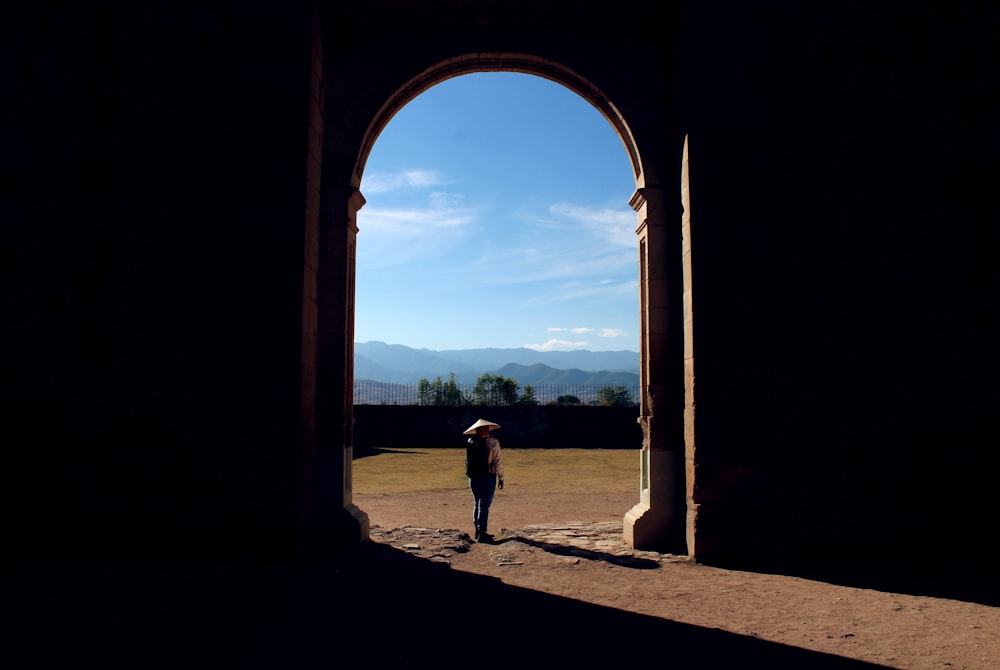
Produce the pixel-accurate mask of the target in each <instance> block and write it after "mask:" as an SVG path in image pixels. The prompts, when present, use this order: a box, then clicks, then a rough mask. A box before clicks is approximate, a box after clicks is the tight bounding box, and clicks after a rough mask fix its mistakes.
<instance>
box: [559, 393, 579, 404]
mask: <svg viewBox="0 0 1000 670" xmlns="http://www.w3.org/2000/svg"><path fill="white" fill-rule="evenodd" d="M556 404H557V405H579V404H580V398H579V397H578V396H575V395H561V396H559V397H558V398H556Z"/></svg>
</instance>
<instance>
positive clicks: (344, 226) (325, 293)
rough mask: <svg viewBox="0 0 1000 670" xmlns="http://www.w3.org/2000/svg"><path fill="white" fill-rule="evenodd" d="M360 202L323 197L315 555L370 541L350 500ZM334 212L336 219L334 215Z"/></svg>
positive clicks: (347, 195) (351, 195)
mask: <svg viewBox="0 0 1000 670" xmlns="http://www.w3.org/2000/svg"><path fill="white" fill-rule="evenodd" d="M364 203H365V199H364V197H363V196H362V195H361V193H360V192H358V191H357V190H356V189H352V190H351V191H350V192H348V191H346V190H344V189H340V188H335V187H333V186H328V187H326V188H324V190H323V214H322V222H321V230H320V262H319V267H320V271H319V273H318V274H319V278H318V290H317V303H318V313H319V319H318V342H317V368H318V371H317V383H316V386H317V392H316V402H317V417H316V433H317V446H316V459H315V468H316V485H315V494H314V495H315V502H314V508H313V518H314V522H315V523H316V524H317V525H316V526H315V527H314V532H315V534H316V537H315V541H317V542H318V546H316V547H315V548H316V549H317V550H318V551H320V552H322V551H324V550H326V549H333V550H339V549H343V548H349V547H353V546H356V545H358V544H361V543H363V542H366V541H367V540H368V537H369V535H368V533H369V525H368V516H367V514H365V513H364V512H362V511H361V510H360V509H358V508H357V507H356V506H355V505H354V503H353V500H352V482H351V461H352V459H353V447H352V439H353V438H352V435H353V425H352V424H353V419H352V414H353V400H354V396H353V390H352V389H353V381H354V380H353V378H354V370H353V367H354V366H353V361H354V270H355V249H356V241H357V233H358V227H357V213H358V210H359V209H361V207H362V206H363V205H364ZM338 213H339V215H338Z"/></svg>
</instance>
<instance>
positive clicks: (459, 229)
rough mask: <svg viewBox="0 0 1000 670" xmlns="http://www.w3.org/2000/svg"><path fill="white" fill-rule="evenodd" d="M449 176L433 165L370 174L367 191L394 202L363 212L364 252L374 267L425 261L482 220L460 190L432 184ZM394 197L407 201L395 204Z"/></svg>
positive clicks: (360, 222) (360, 229) (360, 228)
mask: <svg viewBox="0 0 1000 670" xmlns="http://www.w3.org/2000/svg"><path fill="white" fill-rule="evenodd" d="M446 181H447V180H446V179H445V178H444V177H442V176H441V174H440V173H438V172H435V171H433V170H406V171H402V172H375V173H373V174H371V175H366V176H365V181H364V185H363V190H362V193H364V194H367V195H372V194H377V195H380V198H378V200H379V202H386V203H390V204H388V205H383V206H368V207H364V208H362V209H361V211H359V212H358V246H359V253H360V252H361V251H363V253H364V254H365V258H366V259H368V260H367V261H366V262H367V264H368V266H369V267H374V268H386V267H390V266H396V265H402V264H405V263H412V262H423V261H427V260H429V259H432V258H434V257H436V256H440V255H442V254H445V253H447V251H448V250H449V249H451V248H453V247H454V246H455V245H457V244H461V242H462V240H463V235H464V229H465V228H466V227H467V226H468V225H469V224H472V223H474V222H475V221H476V220H477V216H478V209H477V208H475V207H468V206H465V198H464V195H463V194H461V193H457V192H452V191H445V190H439V189H435V190H431V189H432V188H433V187H436V186H440V185H441V184H444V183H446ZM393 195H395V196H399V197H398V198H393V197H392V196H393ZM393 201H396V202H404V203H405V204H403V205H400V206H392V204H391V203H392V202H393ZM445 232H447V234H443V233H445Z"/></svg>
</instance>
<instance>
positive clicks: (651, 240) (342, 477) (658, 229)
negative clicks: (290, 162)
mask: <svg viewBox="0 0 1000 670" xmlns="http://www.w3.org/2000/svg"><path fill="white" fill-rule="evenodd" d="M495 71H506V72H517V73H523V74H530V75H535V76H540V77H543V78H546V79H549V80H551V81H553V82H556V83H558V84H560V85H562V86H565V87H566V88H568V89H570V90H572V91H574V92H575V93H577V94H578V95H580V96H581V97H582V98H584V99H585V100H587V101H588V102H589V103H590V104H591V105H593V106H594V107H595V108H596V109H597V110H598V111H599V112H600V113H601V114H602V115H603V116H604V117H605V118H606V119H607V120H608V122H609V123H610V124H611V126H612V127H613V128H614V130H615V132H616V133H617V135H618V136H619V138H620V139H621V141H622V143H623V145H624V147H625V149H626V151H627V153H628V156H629V160H630V164H631V166H632V170H633V177H634V179H635V194H634V196H633V198H632V199H631V201H630V204H631V205H632V207H633V208H634V209H635V211H636V214H637V227H636V233H637V247H638V261H639V262H638V265H639V278H640V296H639V299H640V323H641V345H640V349H641V351H640V354H641V374H640V378H641V384H642V392H641V398H640V418H639V422H640V424H641V426H642V429H643V435H644V438H643V448H642V451H641V458H640V463H639V464H638V465H639V470H640V502H639V504H638V505H636V506H635V508H633V509H632V510H630V511H629V512H628V514H627V515H626V516H625V519H624V532H625V538H626V540H627V541H628V542H629V543H630V544H632V545H633V546H634V547H636V548H639V549H657V550H663V551H670V552H672V553H687V551H688V549H687V547H688V546H689V545H688V544H686V538H687V537H688V535H689V534H690V533H689V531H688V525H689V524H693V518H692V519H690V520H688V516H689V515H687V514H685V511H686V510H685V508H686V502H685V501H686V496H685V491H687V490H690V487H691V485H692V484H691V482H687V484H686V485H685V467H684V462H685V453H684V449H685V439H684V433H683V421H684V412H683V407H684V402H685V396H684V386H683V383H682V379H683V378H682V366H683V356H684V350H683V342H684V338H683V328H684V325H683V323H684V319H683V317H682V315H681V312H680V311H679V310H680V309H681V305H682V285H683V282H682V276H681V273H680V270H681V262H680V259H681V255H682V249H681V240H682V235H681V233H680V218H679V216H680V212H681V206H680V192H681V185H680V181H679V180H666V181H665V180H663V179H662V178H661V177H657V178H656V179H655V180H653V183H648V181H647V174H648V172H650V170H648V169H647V167H646V165H645V164H644V161H643V157H642V154H641V152H640V147H639V143H638V142H637V141H636V138H635V137H634V135H633V132H632V129H631V127H630V125H629V123H628V122H627V120H626V118H625V115H624V114H623V113H622V112H621V111H620V110H619V108H618V107H617V106H616V105H615V103H614V102H613V101H612V100H611V98H610V96H609V95H607V94H606V93H605V92H604V91H603V90H602V89H601V88H600V87H599V86H598V85H597V84H595V83H594V82H593V81H591V80H590V79H589V78H587V77H586V76H584V74H582V73H580V72H578V71H575V70H573V69H571V68H569V67H567V66H565V65H562V64H560V63H559V62H557V61H556V60H554V59H550V58H545V57H541V56H537V55H532V54H530V53H519V52H518V53H514V52H490V53H487V52H474V53H466V54H464V55H460V56H456V57H450V58H446V59H443V60H440V61H439V62H437V63H435V64H433V65H431V66H430V67H427V68H425V69H423V70H422V71H420V72H419V73H417V74H415V75H412V76H410V77H409V78H407V79H406V80H405V81H402V82H401V83H398V84H396V85H395V86H394V88H393V89H392V90H391V91H388V92H387V95H386V97H385V99H384V101H382V102H381V104H379V105H378V107H377V108H372V113H371V116H370V119H369V120H368V123H367V126H366V127H365V130H364V132H363V133H361V134H360V135H359V136H358V137H357V153H356V154H355V155H354V159H353V163H352V166H351V169H350V172H349V173H348V172H347V170H346V169H342V170H341V171H340V172H339V174H340V175H342V176H343V177H348V183H346V184H345V183H341V184H336V183H332V181H331V180H329V179H324V184H323V188H322V199H323V203H324V204H323V214H322V219H321V221H322V223H321V230H325V231H326V234H325V235H324V237H326V238H327V239H329V240H330V241H329V242H326V243H324V242H323V241H322V239H321V241H320V243H319V247H320V248H323V249H324V255H326V254H327V253H330V252H332V253H331V255H330V256H328V257H326V258H324V262H329V263H336V264H337V266H338V267H340V268H345V270H346V271H345V274H343V275H342V276H339V277H338V279H339V281H337V282H335V283H333V284H328V285H327V287H326V289H325V290H326V291H330V292H331V294H332V292H333V291H336V295H337V296H339V297H340V299H339V300H336V301H331V300H324V299H323V297H322V292H323V291H321V292H320V300H319V314H320V316H319V322H320V323H321V324H322V323H324V322H325V323H331V324H336V325H335V326H334V327H333V328H331V329H330V331H329V333H328V334H327V336H326V337H324V336H323V334H322V331H321V336H320V343H319V347H318V353H319V360H320V365H319V368H318V370H319V377H318V378H319V380H320V381H319V385H318V388H320V389H324V388H325V390H326V394H327V397H328V398H329V400H328V401H326V402H324V406H325V407H341V408H343V420H342V421H336V419H335V417H329V423H327V424H326V425H328V426H331V427H333V428H334V429H335V430H334V431H330V432H327V433H326V435H325V436H324V434H323V430H322V426H323V425H324V423H325V422H324V420H323V419H322V418H320V419H319V421H318V425H319V426H320V427H321V428H320V432H319V433H318V434H319V436H320V440H319V445H320V448H319V449H317V459H316V467H317V470H316V472H317V487H318V488H317V490H319V487H323V486H329V484H330V483H332V482H334V481H337V480H339V481H340V482H341V484H342V485H341V486H340V487H338V488H339V490H340V492H341V495H340V500H339V506H340V507H342V510H343V513H341V514H339V515H338V516H339V519H340V520H341V521H342V523H343V525H342V526H340V530H339V531H338V533H341V534H343V535H344V538H345V541H346V542H347V543H350V542H353V540H354V539H360V540H361V541H363V540H365V539H366V538H367V535H368V518H367V515H366V514H365V513H364V512H363V511H362V510H360V509H358V508H357V507H356V506H355V505H354V504H353V500H352V491H351V461H352V454H353V451H352V449H353V437H352V423H353V420H352V418H351V417H352V412H353V406H352V403H353V393H352V388H353V351H352V349H353V348H352V344H353V321H354V289H353V286H354V284H353V283H354V259H355V250H356V235H357V232H358V227H357V212H358V210H359V209H360V208H361V207H362V206H363V205H364V197H363V194H362V193H361V192H360V191H359V187H360V185H361V177H362V174H363V171H364V167H365V162H366V160H367V158H368V155H369V152H370V150H371V148H372V146H373V145H374V142H375V140H376V139H377V137H378V136H379V134H380V133H381V131H382V130H383V129H384V128H385V126H386V124H387V123H388V122H389V121H390V119H391V118H392V117H393V115H394V114H395V113H396V112H397V111H398V110H400V109H401V108H402V107H403V106H405V105H406V104H407V103H408V102H410V101H411V100H413V99H414V98H415V97H417V96H418V95H420V94H421V93H422V92H423V91H425V90H427V89H428V88H430V87H432V86H434V85H435V84H437V83H440V82H442V81H444V80H446V79H448V78H451V77H454V76H459V75H462V74H470V73H476V72H495ZM327 100H329V95H328V96H327ZM317 106H318V101H317ZM342 131H343V128H331V127H330V123H329V121H327V123H326V125H325V128H324V134H325V135H327V136H329V135H331V134H333V135H342V134H343V132H342ZM349 157H350V156H349V154H346V153H345V154H344V155H343V156H342V160H344V161H346V160H347V159H348V158H349ZM326 160H329V152H327V153H326V154H324V172H325V171H326V163H325V161H326ZM677 162H678V163H679V162H680V161H679V160H678V161H677ZM342 168H346V165H344V164H343V163H342ZM667 173H668V174H674V175H679V174H680V166H679V164H678V165H677V166H674V167H673V168H671V169H669V170H667ZM328 202H336V203H338V206H339V205H340V204H342V205H344V206H345V207H346V217H345V218H344V219H342V220H341V221H340V222H338V221H336V217H337V215H336V214H335V212H336V210H334V209H328V207H327V203H328ZM340 211H341V212H343V211H344V210H343V209H341V210H340ZM324 275H325V276H327V277H328V278H333V277H335V276H336V275H337V273H336V272H330V273H323V272H322V271H321V272H320V274H319V276H320V277H323V276H324ZM324 311H325V312H326V313H327V315H328V316H326V318H324ZM341 315H342V316H341ZM341 318H342V321H340V319H341ZM341 333H342V335H341V336H340V337H338V335H339V334H341ZM326 347H329V350H326ZM339 353H342V354H343V367H340V366H338V365H337V364H336V359H337V358H338V356H337V355H336V354H339ZM324 361H326V365H325V368H324ZM324 377H325V378H326V379H329V384H328V385H327V384H325V383H324V381H323V380H324ZM338 386H339V388H338ZM317 397H318V398H319V399H320V400H322V399H323V397H324V394H323V393H319V394H318V396H317ZM656 408H660V409H659V412H660V413H659V415H657V414H656ZM334 421H336V423H334ZM341 430H342V432H340V431H341ZM335 438H342V440H343V443H342V444H343V447H342V453H340V450H339V449H337V448H336V445H335V444H334V443H333V439H335ZM324 444H326V445H329V447H328V448H326V449H324V448H323V446H322V445H324ZM689 444H690V441H689ZM690 472H693V469H692V470H689V474H690ZM330 502H333V501H330ZM692 527H693V525H692Z"/></svg>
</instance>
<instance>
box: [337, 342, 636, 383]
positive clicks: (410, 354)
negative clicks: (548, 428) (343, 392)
mask: <svg viewBox="0 0 1000 670" xmlns="http://www.w3.org/2000/svg"><path fill="white" fill-rule="evenodd" d="M452 373H454V374H455V377H456V378H457V380H458V382H459V383H460V384H473V383H475V381H476V379H477V378H479V376H481V375H482V374H484V373H490V374H494V375H501V376H503V377H508V378H510V379H514V380H515V381H517V382H518V383H520V384H522V385H526V384H596V385H618V384H638V383H639V353H638V352H636V351H627V350H622V351H584V350H579V351H535V350H534V349H527V348H520V349H499V348H489V349H448V350H444V351H433V350H431V349H414V348H412V347H407V346H405V345H402V344H386V343H385V342H378V341H369V342H355V343H354V379H355V380H356V381H361V380H370V381H378V382H388V383H395V384H416V383H417V382H419V381H420V380H421V379H427V380H431V381H433V380H434V379H435V378H437V377H441V378H442V379H445V380H447V379H448V377H449V376H450V375H451V374H452Z"/></svg>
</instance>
